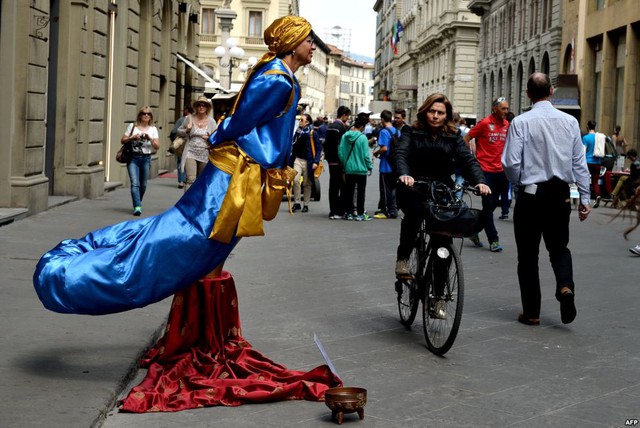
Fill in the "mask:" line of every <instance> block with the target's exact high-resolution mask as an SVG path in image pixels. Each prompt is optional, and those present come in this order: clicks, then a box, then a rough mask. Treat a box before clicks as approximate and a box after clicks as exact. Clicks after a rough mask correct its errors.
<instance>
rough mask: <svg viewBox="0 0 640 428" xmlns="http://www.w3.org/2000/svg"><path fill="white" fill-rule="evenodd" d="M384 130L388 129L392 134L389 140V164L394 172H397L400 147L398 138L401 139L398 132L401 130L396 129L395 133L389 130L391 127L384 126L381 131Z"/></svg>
mask: <svg viewBox="0 0 640 428" xmlns="http://www.w3.org/2000/svg"><path fill="white" fill-rule="evenodd" d="M382 131H387V132H388V133H389V135H390V136H391V139H390V140H389V145H388V146H387V160H388V161H389V165H390V166H391V171H392V173H393V174H396V171H397V170H398V168H397V165H396V150H397V148H398V140H399V136H398V134H399V133H400V131H398V130H397V129H396V132H395V134H394V133H392V132H391V131H389V129H387V128H382V129H381V130H380V132H382Z"/></svg>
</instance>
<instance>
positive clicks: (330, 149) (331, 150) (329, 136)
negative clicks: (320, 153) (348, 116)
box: [324, 120, 347, 164]
mask: <svg viewBox="0 0 640 428" xmlns="http://www.w3.org/2000/svg"><path fill="white" fill-rule="evenodd" d="M345 132H347V127H346V126H345V124H344V123H342V121H340V120H335V121H333V122H332V123H331V124H329V125H328V126H327V133H326V135H325V138H324V158H325V160H326V161H327V162H328V163H330V164H340V159H339V158H338V146H339V145H340V140H341V139H342V136H343V135H344V133H345Z"/></svg>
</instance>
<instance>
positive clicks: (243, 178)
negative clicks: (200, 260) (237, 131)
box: [209, 142, 296, 244]
mask: <svg viewBox="0 0 640 428" xmlns="http://www.w3.org/2000/svg"><path fill="white" fill-rule="evenodd" d="M209 160H210V161H211V162H212V163H213V164H214V165H215V166H216V167H217V168H218V169H220V170H221V171H224V172H226V173H227V174H231V182H230V183H229V188H228V189H227V194H226V195H225V197H224V200H223V202H222V206H221V207H220V212H219V213H218V217H217V219H216V222H215V225H214V226H213V231H212V232H211V235H209V239H215V240H217V241H220V242H222V243H225V244H228V243H229V242H231V238H233V235H234V232H235V230H236V227H237V232H236V236H238V237H240V238H241V237H247V236H264V229H263V227H262V220H267V221H269V220H273V219H274V218H275V216H276V214H277V213H278V209H279V208H280V203H281V202H282V196H283V195H284V193H285V191H286V192H287V196H288V198H289V205H291V185H292V183H293V179H294V178H295V176H296V171H295V170H294V169H293V168H291V167H289V166H287V167H285V168H284V169H277V168H271V169H267V170H265V169H263V168H262V167H261V166H260V165H259V164H258V163H256V162H255V161H254V160H253V159H251V158H250V157H249V155H247V154H246V153H245V152H243V151H242V150H241V149H240V148H239V147H238V146H237V145H236V144H235V143H233V142H229V143H222V144H220V145H218V146H216V147H214V148H213V150H212V151H211V153H210V154H209ZM289 210H291V206H290V207H289Z"/></svg>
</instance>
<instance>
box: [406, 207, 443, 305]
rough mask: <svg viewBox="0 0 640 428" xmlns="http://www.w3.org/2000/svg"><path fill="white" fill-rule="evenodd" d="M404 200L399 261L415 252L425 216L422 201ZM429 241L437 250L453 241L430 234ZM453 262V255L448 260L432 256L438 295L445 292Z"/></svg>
mask: <svg viewBox="0 0 640 428" xmlns="http://www.w3.org/2000/svg"><path fill="white" fill-rule="evenodd" d="M414 198H415V197H414ZM403 199H404V200H403V202H404V203H403V204H401V207H402V212H403V213H404V217H403V218H402V223H400V245H398V253H397V260H406V259H408V258H409V256H410V255H411V251H413V248H414V247H415V244H416V237H417V235H418V231H419V230H420V223H421V222H422V219H423V218H424V214H425V212H424V202H423V201H422V199H420V198H415V199H413V200H411V199H409V198H403ZM429 241H430V243H431V247H432V248H433V249H434V250H437V249H438V248H439V247H440V246H442V245H445V244H450V243H452V242H453V239H452V238H451V237H449V236H444V235H436V234H430V235H429ZM451 260H452V258H451V255H449V256H448V257H446V258H441V257H438V256H437V255H434V254H432V257H431V263H433V275H434V283H435V292H436V294H437V295H442V293H443V291H444V286H445V283H446V279H447V278H448V275H449V267H450V265H451Z"/></svg>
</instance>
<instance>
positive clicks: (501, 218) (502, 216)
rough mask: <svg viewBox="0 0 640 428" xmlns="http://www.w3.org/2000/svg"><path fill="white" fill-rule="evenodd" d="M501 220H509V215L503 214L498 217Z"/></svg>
mask: <svg viewBox="0 0 640 428" xmlns="http://www.w3.org/2000/svg"><path fill="white" fill-rule="evenodd" d="M498 218H499V219H500V220H509V214H502V215H501V216H500V217H498Z"/></svg>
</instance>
